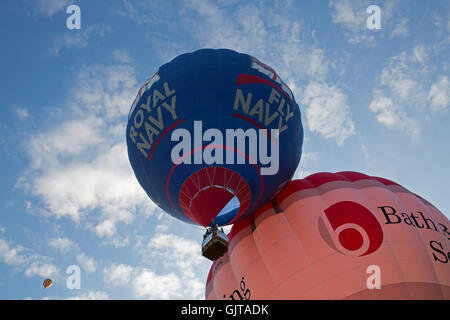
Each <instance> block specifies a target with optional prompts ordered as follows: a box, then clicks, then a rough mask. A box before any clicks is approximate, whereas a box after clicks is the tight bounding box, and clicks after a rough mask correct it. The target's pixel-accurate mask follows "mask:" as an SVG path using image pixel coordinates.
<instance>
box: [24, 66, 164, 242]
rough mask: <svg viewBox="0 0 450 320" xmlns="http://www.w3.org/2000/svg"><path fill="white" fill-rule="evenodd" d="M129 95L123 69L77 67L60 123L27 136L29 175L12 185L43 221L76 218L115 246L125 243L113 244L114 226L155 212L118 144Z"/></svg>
mask: <svg viewBox="0 0 450 320" xmlns="http://www.w3.org/2000/svg"><path fill="white" fill-rule="evenodd" d="M136 92H137V81H136V79H135V77H134V70H133V69H132V68H131V67H130V66H125V65H116V66H100V65H93V66H89V67H87V68H84V69H83V70H82V71H81V72H80V73H79V75H78V79H77V81H76V83H75V86H74V88H73V89H72V91H70V92H69V97H70V99H69V100H68V101H67V103H66V105H65V106H64V108H65V109H66V113H65V117H64V118H62V119H61V120H59V121H54V123H56V125H54V126H51V127H49V128H48V129H47V130H44V131H42V132H40V133H37V134H36V133H31V134H30V136H31V137H30V140H29V143H27V144H26V148H27V153H28V155H29V158H30V169H29V171H28V172H27V173H26V174H25V175H24V176H23V177H21V178H20V179H19V181H18V184H17V185H18V186H22V187H23V188H24V190H25V191H27V190H30V192H31V194H32V195H34V196H37V197H39V198H40V199H41V200H42V202H43V204H44V206H45V208H46V213H47V215H53V216H55V217H57V218H60V217H69V218H71V219H72V220H73V221H74V222H76V223H80V222H81V221H82V220H83V221H84V222H85V224H84V225H85V226H86V228H88V229H90V230H92V231H93V232H95V233H96V234H97V235H98V236H99V237H101V238H105V239H108V241H109V243H111V244H113V245H115V246H118V245H126V244H127V243H128V241H127V239H123V238H122V239H120V240H119V239H116V238H115V237H116V236H117V237H118V236H119V235H118V234H117V228H118V224H121V223H122V224H130V223H132V222H133V220H134V215H133V213H136V212H137V213H139V212H144V213H145V214H147V215H148V214H150V213H151V212H152V211H153V210H154V209H155V208H156V206H155V205H154V204H153V203H152V202H151V201H150V200H149V199H148V197H147V195H146V194H145V192H144V191H143V190H142V189H141V187H140V186H139V184H138V182H137V180H136V178H135V177H134V174H133V171H132V168H131V166H130V164H129V161H128V157H127V149H126V144H125V143H124V141H123V140H124V139H123V136H124V132H125V123H126V116H127V115H128V111H129V108H130V104H131V101H133V99H134V96H135V94H136ZM19 182H20V183H19ZM34 207H36V205H35V206H34ZM92 212H96V213H98V212H99V213H100V214H96V215H93V214H90V213H92Z"/></svg>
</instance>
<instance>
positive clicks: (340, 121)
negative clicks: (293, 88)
mask: <svg viewBox="0 0 450 320" xmlns="http://www.w3.org/2000/svg"><path fill="white" fill-rule="evenodd" d="M302 104H303V105H304V106H305V110H306V123H307V126H308V128H309V130H310V131H311V132H314V133H318V134H320V135H322V136H323V137H325V138H327V139H334V140H335V141H336V143H337V144H338V145H339V146H342V145H343V144H344V141H345V140H346V139H347V138H348V137H350V136H351V135H354V134H355V124H354V122H353V120H352V117H351V113H350V107H349V106H348V104H347V96H346V95H345V94H344V93H342V92H341V91H340V90H339V89H338V88H337V87H335V86H328V85H327V84H325V83H319V82H312V83H310V84H309V85H308V86H307V87H306V90H305V92H304V94H303V100H302Z"/></svg>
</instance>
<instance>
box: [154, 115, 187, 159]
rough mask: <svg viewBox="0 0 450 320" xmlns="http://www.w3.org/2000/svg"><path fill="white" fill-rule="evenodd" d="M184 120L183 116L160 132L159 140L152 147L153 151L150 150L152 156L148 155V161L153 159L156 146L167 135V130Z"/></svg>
mask: <svg viewBox="0 0 450 320" xmlns="http://www.w3.org/2000/svg"><path fill="white" fill-rule="evenodd" d="M183 121H184V119H183V118H181V119H180V120H178V121H177V122H175V123H172V125H171V126H169V127H168V128H167V129H166V130H164V131H163V133H161V134H160V136H159V137H158V140H156V142H155V144H154V145H153V147H152V151H151V152H150V157H148V161H150V160H152V157H153V152H155V149H156V146H157V145H158V143H159V141H161V139H162V138H163V137H164V136H165V135H166V133H167V132H169V131H170V130H172V129H173V128H175V127H176V126H177V125H179V124H180V123H182V122H183Z"/></svg>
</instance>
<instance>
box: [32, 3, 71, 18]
mask: <svg viewBox="0 0 450 320" xmlns="http://www.w3.org/2000/svg"><path fill="white" fill-rule="evenodd" d="M72 2H73V1H72V0H34V1H33V4H34V6H35V10H36V13H37V14H39V15H43V16H46V17H48V18H51V17H52V16H53V15H55V14H56V13H57V12H59V11H60V10H62V9H66V8H67V7H68V6H69V4H70V3H72Z"/></svg>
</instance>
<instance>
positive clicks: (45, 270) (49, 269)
mask: <svg viewBox="0 0 450 320" xmlns="http://www.w3.org/2000/svg"><path fill="white" fill-rule="evenodd" d="M57 273H58V268H57V267H56V266H55V265H53V264H51V263H45V262H42V261H33V262H31V264H30V265H29V266H28V267H27V268H26V269H25V276H27V277H32V276H34V275H37V276H41V277H52V276H54V275H56V274H57Z"/></svg>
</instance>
